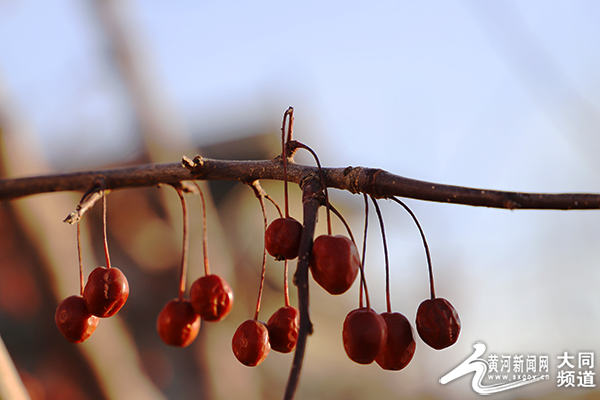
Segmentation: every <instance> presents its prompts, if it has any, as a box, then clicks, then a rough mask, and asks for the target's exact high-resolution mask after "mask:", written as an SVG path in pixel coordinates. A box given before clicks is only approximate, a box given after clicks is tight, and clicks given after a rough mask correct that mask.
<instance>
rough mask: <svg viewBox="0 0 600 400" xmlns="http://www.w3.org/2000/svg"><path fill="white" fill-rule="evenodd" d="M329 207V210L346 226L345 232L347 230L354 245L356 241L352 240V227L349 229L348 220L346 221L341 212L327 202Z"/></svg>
mask: <svg viewBox="0 0 600 400" xmlns="http://www.w3.org/2000/svg"><path fill="white" fill-rule="evenodd" d="M329 208H330V210H331V212H332V213H334V214H335V215H336V216H337V217H338V218H339V220H340V221H341V222H342V224H343V225H344V227H345V228H346V232H348V236H350V240H352V243H354V245H355V246H356V241H355V240H354V235H353V234H352V229H350V225H348V222H346V219H345V218H344V216H343V215H342V213H340V212H339V211H338V210H337V209H336V208H335V207H334V206H333V204H329Z"/></svg>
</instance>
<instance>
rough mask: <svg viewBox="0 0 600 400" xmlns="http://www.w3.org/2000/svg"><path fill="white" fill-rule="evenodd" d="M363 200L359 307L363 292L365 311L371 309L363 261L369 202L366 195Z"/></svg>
mask: <svg viewBox="0 0 600 400" xmlns="http://www.w3.org/2000/svg"><path fill="white" fill-rule="evenodd" d="M364 199H365V230H364V234H363V248H362V260H361V263H360V283H361V289H360V296H359V297H360V298H359V307H361V308H362V290H363V288H364V290H365V298H366V299H367V309H371V300H370V299H369V290H368V289H367V278H366V277H365V260H366V259H367V231H368V226H369V201H368V198H367V195H366V194H365V195H364Z"/></svg>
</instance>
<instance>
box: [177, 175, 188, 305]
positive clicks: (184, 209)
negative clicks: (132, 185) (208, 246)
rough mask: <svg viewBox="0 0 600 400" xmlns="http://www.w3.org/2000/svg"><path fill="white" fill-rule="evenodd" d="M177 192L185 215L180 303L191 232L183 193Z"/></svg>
mask: <svg viewBox="0 0 600 400" xmlns="http://www.w3.org/2000/svg"><path fill="white" fill-rule="evenodd" d="M175 190H176V191H177V194H178V195H179V199H180V200H181V210H182V214H183V250H182V252H181V268H180V270H179V297H178V298H179V301H182V300H183V294H184V293H185V278H186V275H187V264H188V248H189V241H190V240H189V232H188V211H187V205H186V202H185V198H184V196H183V191H182V190H181V189H180V188H178V187H176V188H175Z"/></svg>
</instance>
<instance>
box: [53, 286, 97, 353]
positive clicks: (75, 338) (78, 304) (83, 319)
mask: <svg viewBox="0 0 600 400" xmlns="http://www.w3.org/2000/svg"><path fill="white" fill-rule="evenodd" d="M98 321H99V319H98V317H96V316H94V315H92V314H90V312H89V310H88V309H87V307H86V306H85V302H84V301H83V298H82V297H81V296H69V297H67V298H66V299H64V300H63V301H62V302H61V303H60V304H59V305H58V307H57V308H56V313H55V314H54V322H55V323H56V326H57V327H58V330H59V331H60V333H62V334H63V336H64V337H65V338H66V339H67V340H68V341H69V342H71V343H81V342H83V341H85V340H86V339H87V338H89V337H90V336H91V334H92V333H93V332H94V331H95V330H96V327H97V326H98Z"/></svg>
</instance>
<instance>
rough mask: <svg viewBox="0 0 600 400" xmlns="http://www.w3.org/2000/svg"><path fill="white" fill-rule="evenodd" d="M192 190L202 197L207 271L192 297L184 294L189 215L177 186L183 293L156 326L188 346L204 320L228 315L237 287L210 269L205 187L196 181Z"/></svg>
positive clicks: (174, 342) (173, 340) (178, 343)
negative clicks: (180, 222)
mask: <svg viewBox="0 0 600 400" xmlns="http://www.w3.org/2000/svg"><path fill="white" fill-rule="evenodd" d="M194 185H195V187H192V189H191V190H195V191H197V193H198V194H199V195H200V199H201V201H202V215H203V224H204V229H203V235H202V236H203V237H202V243H203V249H204V272H205V275H204V276H203V277H200V278H198V279H197V280H196V281H194V283H192V286H191V288H190V299H189V300H187V299H185V298H184V293H185V280H186V269H187V252H188V247H189V241H188V216H187V205H186V202H185V198H184V194H183V190H182V188H180V187H176V188H175V189H176V190H177V194H178V195H179V198H180V200H181V205H182V209H183V255H182V261H181V270H180V278H179V297H178V298H176V299H173V300H171V301H169V302H168V303H167V304H166V305H165V306H164V307H163V309H162V310H161V312H160V313H159V314H158V318H157V320H156V330H157V331H158V334H159V336H160V338H161V339H162V341H163V342H165V343H166V344H168V345H171V346H176V347H187V346H189V345H190V344H192V342H193V341H194V340H195V339H196V337H197V336H198V333H199V331H200V321H201V320H204V321H208V322H217V321H221V320H222V319H224V318H225V317H226V316H227V315H228V314H229V312H230V311H231V308H232V307H233V291H232V290H231V287H230V286H229V284H228V283H227V281H225V279H223V278H221V277H220V276H218V275H214V274H211V273H210V268H209V264H208V254H207V251H208V246H207V235H206V205H205V201H204V195H203V194H202V190H201V189H200V187H199V186H198V185H196V184H194Z"/></svg>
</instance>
